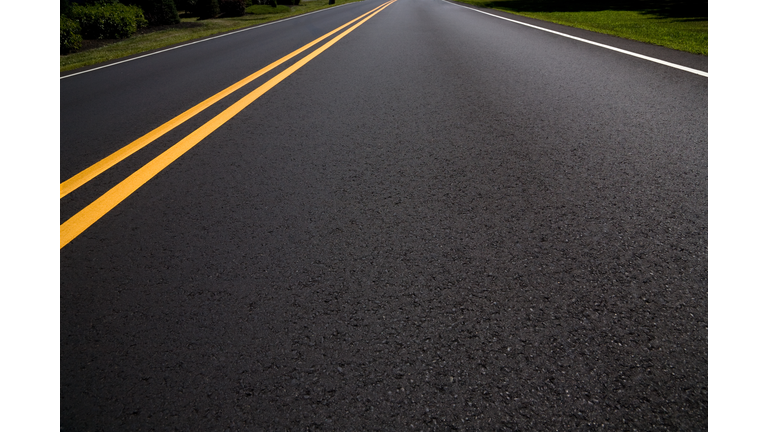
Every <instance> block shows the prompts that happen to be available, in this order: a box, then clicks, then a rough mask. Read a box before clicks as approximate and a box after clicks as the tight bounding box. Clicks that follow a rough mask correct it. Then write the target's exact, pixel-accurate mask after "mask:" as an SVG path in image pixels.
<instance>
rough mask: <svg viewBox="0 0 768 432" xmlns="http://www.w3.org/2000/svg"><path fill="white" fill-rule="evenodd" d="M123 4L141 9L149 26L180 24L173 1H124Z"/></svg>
mask: <svg viewBox="0 0 768 432" xmlns="http://www.w3.org/2000/svg"><path fill="white" fill-rule="evenodd" d="M125 2H126V3H131V4H135V5H137V6H139V7H141V9H142V10H143V11H144V17H145V18H146V19H147V21H149V25H151V26H156V25H164V24H178V23H180V22H181V19H179V12H178V10H177V9H176V3H175V2H174V1H173V0H126V1H125Z"/></svg>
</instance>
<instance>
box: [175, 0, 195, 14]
mask: <svg viewBox="0 0 768 432" xmlns="http://www.w3.org/2000/svg"><path fill="white" fill-rule="evenodd" d="M174 4H175V5H176V11H177V12H178V11H184V12H187V13H192V14H194V13H195V9H196V8H197V0H174Z"/></svg>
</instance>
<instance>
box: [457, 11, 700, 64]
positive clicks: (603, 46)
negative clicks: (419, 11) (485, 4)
mask: <svg viewBox="0 0 768 432" xmlns="http://www.w3.org/2000/svg"><path fill="white" fill-rule="evenodd" d="M443 1H444V2H446V3H449V4H452V5H454V6H458V7H461V8H464V9H469V10H471V11H474V12H478V13H481V14H485V15H490V16H492V17H494V18H498V19H503V20H505V21H510V22H513V23H516V24H520V25H524V26H528V27H533V28H535V29H539V30H543V31H545V32H549V33H554V34H556V35H560V36H564V37H567V38H570V39H575V40H577V41H580V42H585V43H588V44H591V45H596V46H599V47H602V48H606V49H609V50H613V51H618V52H620V53H623V54H627V55H631V56H633V57H638V58H641V59H644V60H648V61H652V62H654V63H659V64H663V65H665V66H669V67H672V68H675V69H680V70H683V71H686V72H690V73H693V74H696V75H701V76H703V77H706V78H709V73H707V72H704V71H700V70H698V69H693V68H689V67H686V66H682V65H679V64H675V63H670V62H668V61H664V60H660V59H657V58H653V57H648V56H645V55H642V54H638V53H635V52H632V51H627V50H623V49H621V48H616V47H613V46H610V45H605V44H601V43H598V42H594V41H591V40H589V39H582V38H580V37H576V36H571V35H569V34H567V33H560V32H558V31H554V30H550V29H547V28H544V27H539V26H535V25H533V24H528V23H525V22H522V21H516V20H513V19H509V18H505V17H502V16H499V15H494V14H492V13H488V12H484V11H481V10H477V9H473V8H471V7H467V6H462V5H460V4H457V3H453V2H449V1H447V0H443Z"/></svg>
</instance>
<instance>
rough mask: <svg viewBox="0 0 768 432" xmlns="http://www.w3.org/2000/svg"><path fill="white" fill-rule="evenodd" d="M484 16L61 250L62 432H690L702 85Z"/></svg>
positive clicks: (702, 293) (437, 12)
mask: <svg viewBox="0 0 768 432" xmlns="http://www.w3.org/2000/svg"><path fill="white" fill-rule="evenodd" d="M362 3H367V2H362ZM379 4H380V3H379ZM369 7H371V6H369ZM477 15H478V14H476V13H473V12H470V11H466V10H463V9H461V8H458V7H455V6H453V5H450V4H446V3H444V2H441V1H439V0H434V1H433V0H426V1H425V0H399V1H398V2H397V3H395V4H393V5H392V6H391V7H389V8H387V9H386V10H385V11H383V12H382V13H381V14H379V15H377V16H376V17H375V18H374V19H372V20H371V21H369V22H367V23H366V24H365V25H364V26H361V27H360V28H359V29H357V30H356V31H355V32H353V33H352V34H350V35H349V36H348V37H346V38H344V39H342V40H340V41H339V42H338V43H337V44H335V45H334V46H333V47H331V48H330V49H329V50H327V51H326V52H324V53H323V54H322V55H321V56H318V57H317V58H316V59H314V60H313V61H312V62H310V63H309V64H307V65H306V66H305V67H303V68H301V69H300V70H298V71H296V72H295V73H294V74H292V75H291V76H290V77H289V78H288V79H287V80H286V81H284V82H283V83H281V85H280V86H278V87H276V88H275V89H273V90H272V91H270V92H268V93H266V94H265V95H264V96H262V97H261V98H259V100H258V101H257V102H255V103H254V104H252V105H250V106H249V107H248V108H247V109H245V110H243V111H242V112H241V113H240V114H238V116H236V117H234V118H233V119H232V120H231V121H229V122H227V123H226V124H225V125H223V126H222V127H221V128H219V129H218V130H216V131H215V132H213V133H212V134H211V135H210V136H209V137H208V138H206V140H205V141H203V143H201V145H198V146H196V147H195V148H193V149H192V150H190V151H189V153H187V154H186V155H185V156H184V158H183V159H181V160H179V161H178V162H177V163H175V164H173V165H171V166H169V167H168V168H167V169H166V170H164V171H163V172H161V173H160V174H159V175H158V176H157V177H156V178H155V179H153V181H151V182H149V183H147V184H146V185H145V186H144V187H142V188H141V189H140V190H138V191H137V192H136V193H135V194H134V195H132V196H131V197H129V198H128V199H127V200H126V201H125V202H124V203H122V204H121V205H120V206H118V207H117V208H116V209H115V210H114V211H113V212H110V213H109V214H108V215H107V216H105V217H104V218H103V219H102V220H100V221H99V223H98V224H96V225H94V226H93V227H92V228H91V229H89V230H88V231H87V232H86V233H84V234H83V235H81V236H80V237H78V238H77V239H76V241H74V242H72V243H71V244H70V245H68V246H67V247H66V248H64V249H62V251H61V269H62V270H61V291H62V303H61V304H62V318H61V323H62V346H61V349H62V363H61V364H62V366H61V371H62V408H61V410H62V411H61V412H62V426H64V430H68V429H72V430H89V429H99V428H105V429H131V428H147V429H149V428H157V429H172V428H180V429H189V430H205V429H208V430H209V429H221V428H223V427H230V428H233V429H241V430H242V429H256V430H275V429H322V428H325V429H340V430H360V429H385V430H402V429H406V428H410V427H411V425H413V427H414V428H417V429H427V428H435V429H445V428H449V427H451V426H453V427H456V428H467V429H505V428H506V429H511V430H515V429H520V430H554V429H563V430H573V429H590V430H591V429H605V430H616V429H629V430H632V429H637V430H673V429H676V430H698V429H705V428H706V421H707V419H706V412H707V396H706V389H707V382H706V376H707V361H706V360H707V350H706V349H707V348H706V347H707V345H706V325H707V318H706V316H707V304H706V282H707V272H706V270H707V267H706V253H707V251H706V233H707V213H706V204H707V195H706V190H707V80H706V78H702V77H696V76H693V75H690V74H687V73H685V72H682V71H677V70H673V69H669V68H665V67H663V66H662V65H655V64H649V63H648V62H643V61H642V60H640V59H631V58H627V57H626V56H623V57H622V56H621V55H619V54H616V53H613V54H612V53H610V52H606V51H605V50H600V49H599V48H597V47H589V46H585V45H584V44H579V43H577V42H576V41H567V40H563V39H562V38H557V37H555V36H554V35H543V34H541V32H536V31H534V30H531V29H524V28H519V26H518V27H515V26H511V25H509V24H505V23H503V22H501V21H500V20H496V19H494V18H490V17H482V16H477ZM344 22H346V21H344ZM277 57H279V56H276V57H275V58H277ZM222 67H224V68H225V66H224V65H222ZM64 81H66V80H64ZM233 82H234V81H233ZM62 85H64V84H63V83H62ZM221 88H223V87H221ZM62 101H64V98H62ZM62 103H64V102H62ZM83 109H87V108H83ZM62 124H63V123H62ZM64 146H65V144H64V139H62V148H64ZM62 153H63V152H62ZM116 168H117V167H116ZM105 175H106V173H105ZM78 192H80V191H78Z"/></svg>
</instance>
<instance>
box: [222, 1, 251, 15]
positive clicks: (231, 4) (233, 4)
mask: <svg viewBox="0 0 768 432" xmlns="http://www.w3.org/2000/svg"><path fill="white" fill-rule="evenodd" d="M219 6H220V7H221V13H223V14H224V15H226V16H233V17H236V16H243V15H245V0H219Z"/></svg>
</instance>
